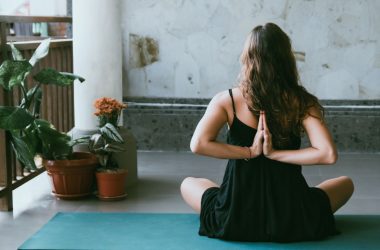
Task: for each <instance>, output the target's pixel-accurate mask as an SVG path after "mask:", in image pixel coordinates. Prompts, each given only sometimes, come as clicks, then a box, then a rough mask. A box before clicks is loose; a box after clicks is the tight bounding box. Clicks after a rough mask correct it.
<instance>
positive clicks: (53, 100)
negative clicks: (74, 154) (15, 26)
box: [0, 16, 74, 211]
mask: <svg viewBox="0 0 380 250" xmlns="http://www.w3.org/2000/svg"><path fill="white" fill-rule="evenodd" d="M71 21H72V19H71V17H31V16H0V50H1V59H0V63H1V62H3V61H4V60H6V59H8V58H10V56H11V52H10V48H9V45H8V41H16V42H14V44H15V46H16V47H17V48H18V49H19V50H20V51H21V53H22V54H23V56H24V58H26V59H28V58H30V57H31V56H32V54H33V52H34V50H35V49H36V48H37V47H38V45H39V44H40V41H41V40H42V39H43V38H41V37H35V38H33V37H27V38H25V37H21V38H20V37H19V38H18V37H17V36H16V37H14V36H9V34H7V32H8V30H9V25H10V24H11V23H23V22H24V23H34V22H54V23H57V22H65V23H71ZM31 39H32V40H31ZM25 40H29V41H25ZM72 55H73V51H72V39H53V40H52V41H51V44H50V50H49V54H48V56H46V57H45V58H44V59H42V60H41V61H40V62H39V63H38V65H36V67H35V68H34V70H35V71H38V70H39V69H40V68H45V67H52V68H54V69H56V70H58V71H65V72H73V57H72ZM31 81H32V79H30V78H29V79H28V84H29V85H30V84H31V83H32V82H31ZM42 90H43V99H42V104H41V116H42V118H44V119H47V120H49V121H50V122H51V123H52V124H54V126H56V127H57V128H58V129H59V130H60V131H69V130H70V129H71V128H72V127H73V126H74V106H73V102H74V101H73V96H74V95H73V88H72V86H71V87H58V86H53V85H52V86H43V87H42ZM20 98H21V93H20V92H19V91H17V90H13V91H9V92H6V91H4V90H3V89H2V88H0V105H5V106H12V105H18V104H19V102H20ZM43 171H44V168H42V167H39V168H38V169H37V170H35V171H33V172H28V171H26V170H25V169H24V168H23V167H22V166H21V165H20V164H19V163H18V162H17V160H16V157H15V155H14V153H13V151H12V148H11V145H10V143H9V135H8V133H6V132H4V131H3V130H0V210H3V211H11V210H12V209H13V204H12V192H13V190H14V189H15V188H17V187H19V186H20V185H22V184H24V183H26V182H28V181H29V180H31V179H32V178H34V177H35V176H37V175H39V174H40V173H42V172H43Z"/></svg>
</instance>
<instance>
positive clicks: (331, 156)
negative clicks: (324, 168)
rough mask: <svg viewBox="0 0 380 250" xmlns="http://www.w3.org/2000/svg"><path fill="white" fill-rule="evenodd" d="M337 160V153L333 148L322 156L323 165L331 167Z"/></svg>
mask: <svg viewBox="0 0 380 250" xmlns="http://www.w3.org/2000/svg"><path fill="white" fill-rule="evenodd" d="M337 160H338V153H337V151H336V149H335V148H333V149H329V150H327V151H326V152H325V153H324V155H323V162H322V163H323V164H326V165H332V164H335V163H336V162H337Z"/></svg>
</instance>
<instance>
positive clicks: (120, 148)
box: [104, 143, 125, 153]
mask: <svg viewBox="0 0 380 250" xmlns="http://www.w3.org/2000/svg"><path fill="white" fill-rule="evenodd" d="M104 150H105V151H107V152H113V153H118V152H123V151H124V150H125V148H124V147H123V146H122V144H121V145H120V144H119V145H117V144H115V143H109V144H107V145H106V146H105V147H104Z"/></svg>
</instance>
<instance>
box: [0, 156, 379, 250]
mask: <svg viewBox="0 0 380 250" xmlns="http://www.w3.org/2000/svg"><path fill="white" fill-rule="evenodd" d="M225 166H226V160H216V159H212V158H207V157H202V156H196V155H193V154H191V153H188V152H139V153H138V174H139V183H138V185H136V186H134V187H132V188H129V189H128V197H127V199H126V200H124V201H117V202H104V201H99V200H97V199H96V198H95V197H91V198H89V199H86V200H80V201H64V200H58V199H56V198H55V197H54V196H52V195H51V194H50V186H49V185H50V184H49V180H48V178H47V175H46V173H43V174H41V175H40V176H38V177H37V178H35V179H34V180H32V181H30V182H29V183H27V184H25V185H23V186H21V187H19V188H18V189H16V190H15V191H14V211H13V212H0V249H1V250H7V249H17V247H18V246H20V245H21V244H22V243H23V242H24V241H25V240H26V239H27V238H29V237H30V236H31V235H33V234H34V233H35V232H36V231H37V230H38V229H39V228H40V227H41V226H42V225H44V224H45V223H46V222H47V221H48V220H49V219H50V218H51V217H52V216H54V214H55V213H57V212H60V211H102V212H116V211H117V212H119V211H123V212H162V213H166V212H175V213H192V212H193V211H192V210H191V209H190V208H189V207H187V206H186V204H185V203H184V202H183V200H182V198H181V196H180V193H179V185H180V183H181V181H182V180H183V179H184V178H185V177H187V176H195V177H206V178H209V179H211V180H214V181H215V182H217V183H220V181H221V180H222V177H223V173H224V169H225ZM303 173H304V175H305V177H306V179H307V181H308V183H309V185H316V184H318V183H320V182H322V180H325V179H327V178H332V177H337V176H341V175H347V176H350V177H352V178H353V180H354V183H355V186H356V189H355V193H354V195H353V197H352V199H351V200H350V201H349V202H348V203H347V204H346V205H345V206H344V207H343V208H342V209H341V210H339V211H338V212H337V213H338V214H380V154H340V158H339V160H338V162H337V164H336V165H334V166H307V167H304V168H303ZM195 233H196V232H195Z"/></svg>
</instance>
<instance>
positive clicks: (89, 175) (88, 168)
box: [42, 152, 98, 199]
mask: <svg viewBox="0 0 380 250" xmlns="http://www.w3.org/2000/svg"><path fill="white" fill-rule="evenodd" d="M42 164H43V165H44V167H45V168H46V170H47V173H48V175H49V177H50V180H51V184H52V189H53V191H52V193H53V194H54V195H55V196H57V197H58V198H61V199H78V198H81V197H85V196H88V195H90V194H92V193H93V190H94V184H95V183H94V180H95V169H96V167H97V166H98V159H97V158H96V156H95V155H93V154H90V153H86V152H74V154H73V159H71V160H43V161H42Z"/></svg>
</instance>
